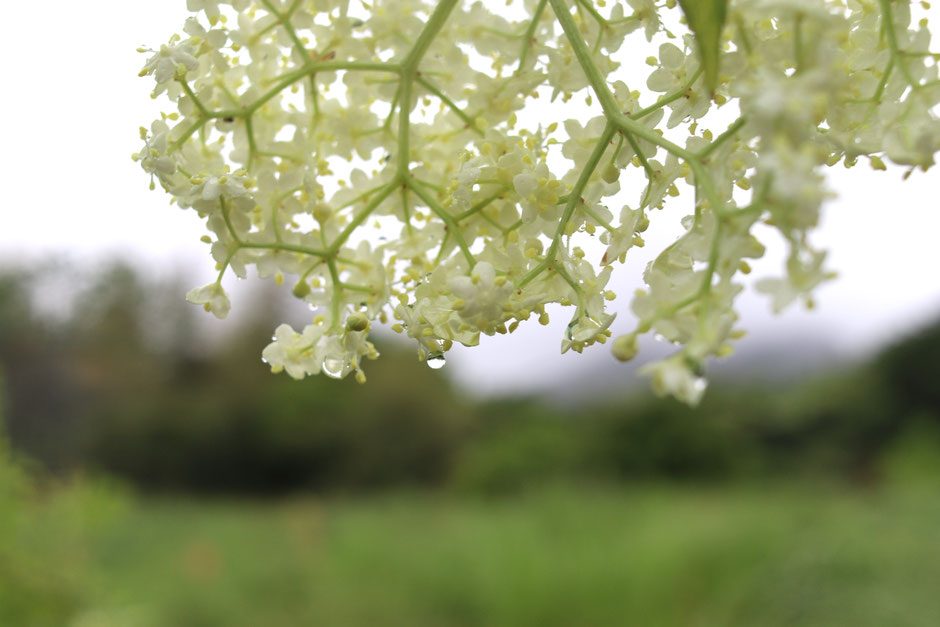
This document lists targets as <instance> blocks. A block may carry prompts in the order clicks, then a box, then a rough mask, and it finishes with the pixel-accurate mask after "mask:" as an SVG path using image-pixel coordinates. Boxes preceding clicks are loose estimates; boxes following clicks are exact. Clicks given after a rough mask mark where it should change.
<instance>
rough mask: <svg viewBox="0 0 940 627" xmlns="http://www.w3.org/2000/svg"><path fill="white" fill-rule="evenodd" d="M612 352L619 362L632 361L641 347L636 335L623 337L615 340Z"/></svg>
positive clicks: (631, 334)
mask: <svg viewBox="0 0 940 627" xmlns="http://www.w3.org/2000/svg"><path fill="white" fill-rule="evenodd" d="M611 352H613V354H614V357H615V358H616V359H618V360H619V361H630V360H631V359H633V358H634V357H636V355H637V353H638V352H640V347H639V344H638V342H637V339H636V334H634V333H630V334H628V335H621V336H620V337H618V338H617V339H616V340H614V343H613V346H611Z"/></svg>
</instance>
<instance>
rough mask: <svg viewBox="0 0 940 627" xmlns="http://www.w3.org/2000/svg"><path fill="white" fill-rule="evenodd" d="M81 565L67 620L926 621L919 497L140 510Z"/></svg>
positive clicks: (418, 500)
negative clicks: (75, 601)
mask: <svg viewBox="0 0 940 627" xmlns="http://www.w3.org/2000/svg"><path fill="white" fill-rule="evenodd" d="M928 494H929V495H930V498H928V497H927V495H928ZM89 551H90V555H89V557H90V559H89V561H88V564H90V566H89V567H88V569H89V570H90V572H88V573H86V574H85V577H86V579H85V581H86V584H87V586H86V589H87V590H88V595H87V598H86V599H85V600H84V601H83V608H82V609H81V610H80V612H79V613H78V615H77V616H75V617H74V618H72V619H70V622H69V623H67V624H69V625H74V626H79V627H97V626H103V625H109V626H110V625H114V626H120V627H124V626H128V627H135V626H141V627H144V626H146V627H151V626H153V627H164V626H166V627H171V626H172V627H201V626H205V627H210V626H212V627H215V626H223V625H224V626H245V627H248V626H272V627H276V626H282V625H283V626H293V625H317V626H320V625H326V626H338V627H347V626H348V627H358V626H362V627H366V626H369V627H373V626H401V627H405V626H408V627H425V626H427V627H432V626H433V627H450V626H454V627H456V626H471V625H481V626H487V627H502V626H507V627H508V626H528V625H538V626H545V627H550V626H559V627H561V626H564V627H572V626H584V627H588V626H615V625H616V626H620V625H638V626H671V625H676V626H679V625H681V626H683V627H690V626H704V625H716V626H719V625H720V626H733V625H742V626H745V625H746V626H749V627H753V626H768V627H770V626H778V625H781V626H782V625H799V626H817V625H818V626H820V627H822V626H826V627H832V626H841V625H846V626H849V625H851V626H868V625H870V626H872V627H874V626H878V627H883V626H887V625H890V626H906V625H910V626H915V625H916V626H921V625H922V626H925V627H926V626H935V625H940V492H938V491H936V490H927V489H925V490H918V491H904V492H899V491H893V492H875V493H871V492H855V493H852V492H847V491H845V490H837V489H834V488H833V489H827V488H825V487H814V488H807V487H806V486H803V487H802V488H797V487H794V486H791V487H780V486H768V487H765V488H757V487H748V488H722V489H717V488H716V489H693V488H688V487H687V488H678V487H637V488H632V489H631V488H628V489H622V490H615V489H579V488H574V487H560V488H556V489H546V490H542V491H539V492H535V493H531V494H528V495H524V496H520V497H516V498H502V499H497V500H487V499H469V498H461V497H455V496H435V495H416V494H397V495H386V496H374V497H357V498H354V499H348V500H343V499H331V500H326V501H321V500H316V499H292V500H287V501H283V502H278V503H266V504H262V503H255V502H215V503H206V502H187V501H172V500H150V501H148V500H141V501H138V502H137V503H136V504H134V505H132V506H131V507H130V508H129V510H128V511H127V512H126V513H125V514H124V515H123V517H122V518H120V520H119V521H118V522H117V523H116V524H115V525H114V526H112V527H111V528H110V529H109V530H108V532H107V533H101V534H99V535H97V536H96V537H95V539H94V541H93V542H91V543H90V546H89ZM34 624H42V623H41V622H36V623H34Z"/></svg>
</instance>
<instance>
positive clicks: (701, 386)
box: [692, 377, 708, 394]
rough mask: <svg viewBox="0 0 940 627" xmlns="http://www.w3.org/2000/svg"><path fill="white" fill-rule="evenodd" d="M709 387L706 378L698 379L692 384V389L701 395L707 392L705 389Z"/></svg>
mask: <svg viewBox="0 0 940 627" xmlns="http://www.w3.org/2000/svg"><path fill="white" fill-rule="evenodd" d="M707 387H708V381H707V380H706V379H705V377H697V378H696V379H695V381H694V382H693V383H692V388H693V389H694V390H695V391H696V392H697V393H699V394H702V393H703V392H705V388H707Z"/></svg>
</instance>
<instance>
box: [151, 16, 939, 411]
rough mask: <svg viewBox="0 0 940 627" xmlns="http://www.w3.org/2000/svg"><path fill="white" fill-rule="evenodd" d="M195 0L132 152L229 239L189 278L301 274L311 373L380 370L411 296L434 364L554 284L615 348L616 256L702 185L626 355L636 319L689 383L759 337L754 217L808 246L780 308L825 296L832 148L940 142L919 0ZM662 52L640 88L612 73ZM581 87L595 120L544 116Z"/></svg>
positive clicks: (542, 297) (838, 157) (661, 374)
mask: <svg viewBox="0 0 940 627" xmlns="http://www.w3.org/2000/svg"><path fill="white" fill-rule="evenodd" d="M187 4H188V8H189V9H190V11H193V12H194V15H193V16H192V17H190V18H189V19H188V20H187V21H186V24H185V27H184V29H183V31H184V33H185V34H184V35H174V36H173V37H172V38H171V39H170V40H169V43H167V44H166V45H164V46H162V47H161V48H160V49H159V50H156V51H153V50H144V51H145V52H148V53H149V54H150V57H149V59H148V61H147V63H146V65H145V67H144V69H143V70H142V72H141V75H149V76H152V77H153V78H154V80H155V81H156V88H155V90H154V97H164V98H168V99H169V101H170V102H171V103H172V104H173V105H174V108H173V110H172V111H171V112H170V113H166V114H164V115H163V116H161V119H159V120H157V121H155V122H154V123H153V124H152V125H151V126H150V128H149V129H141V138H142V140H143V141H144V148H143V150H142V151H141V152H140V153H138V154H136V155H135V159H137V160H138V161H139V162H140V164H141V165H142V166H143V168H144V170H145V171H147V172H148V173H149V174H150V176H151V181H152V186H155V185H156V183H159V184H160V185H161V186H162V187H163V188H164V189H165V190H166V191H168V192H169V193H170V194H171V195H172V197H173V199H174V201H175V202H176V203H177V204H178V205H179V206H180V207H184V208H189V209H192V210H195V211H196V212H198V213H199V215H200V216H202V217H203V218H205V219H206V223H207V226H208V228H209V231H210V232H211V234H212V235H211V236H206V237H205V238H204V240H205V241H206V242H207V243H209V244H211V247H212V256H213V258H214V259H215V261H216V262H217V264H218V270H219V274H218V280H216V281H215V282H213V283H211V284H210V285H207V286H205V287H201V288H198V289H194V290H192V291H191V292H190V293H189V295H188V299H189V300H190V301H192V302H194V303H198V304H202V305H204V306H205V308H206V309H207V310H208V311H211V312H213V313H214V314H215V315H217V316H219V317H224V316H225V315H226V314H227V313H228V311H229V307H230V304H229V299H228V296H227V294H226V292H225V290H224V289H223V288H222V279H223V278H224V276H225V275H226V274H227V273H228V272H232V273H234V274H236V275H237V276H239V277H244V276H246V273H247V268H248V267H249V266H254V267H255V269H256V271H257V273H258V275H259V276H261V277H263V278H266V277H272V278H273V279H274V280H275V281H276V282H277V283H278V284H282V283H284V282H285V281H286V280H287V279H286V277H294V278H293V279H292V280H291V284H292V289H293V294H294V296H296V297H297V298H299V299H302V300H304V301H305V302H307V303H308V304H309V305H310V307H311V308H312V309H313V310H314V318H313V320H312V322H311V323H310V324H309V325H307V326H306V327H305V328H304V329H302V330H301V331H295V330H294V329H293V328H291V327H290V326H288V325H281V326H280V327H278V328H277V329H276V330H275V333H274V341H273V342H272V343H271V344H270V345H269V346H268V347H267V348H266V349H265V350H264V352H263V358H264V359H265V361H267V362H268V363H269V364H270V365H271V367H272V370H274V371H275V372H278V371H281V370H284V371H286V372H287V373H288V374H289V375H291V376H292V377H295V378H302V377H304V376H307V375H312V374H317V373H320V372H323V373H325V374H326V375H328V376H332V377H345V376H347V375H349V374H351V373H354V374H355V376H356V378H357V379H358V380H359V381H360V382H364V381H365V374H364V372H363V369H362V362H363V358H367V359H372V358H375V357H377V353H376V351H375V348H374V346H373V345H372V343H371V342H369V340H368V334H369V331H370V328H371V326H372V324H373V323H374V322H375V321H376V320H378V321H381V322H383V323H384V322H391V319H392V318H394V319H395V321H396V322H394V323H393V328H394V329H395V330H396V331H398V332H400V333H403V334H406V335H407V336H408V337H410V338H412V339H413V340H414V341H415V342H416V344H417V350H418V356H419V358H420V359H423V360H427V361H428V362H429V364H431V365H439V364H441V363H443V361H442V360H443V356H444V354H445V353H446V352H447V351H448V350H450V349H451V347H452V346H453V345H454V343H460V344H464V345H467V346H472V345H475V344H477V343H478V341H479V338H480V335H481V334H487V335H492V334H496V333H511V332H512V331H514V330H515V329H516V328H517V327H518V325H519V324H520V323H522V322H524V321H528V320H530V319H537V320H539V321H540V322H542V323H547V321H548V312H547V310H546V307H548V306H550V305H561V306H564V307H567V308H570V309H571V311H572V314H573V315H572V318H571V322H570V323H569V324H568V326H567V328H566V331H565V335H564V337H563V339H562V351H563V352H565V351H568V350H574V351H577V352H581V351H582V350H583V349H584V348H586V347H588V346H591V345H593V344H595V343H605V342H606V341H607V340H608V338H611V337H612V331H611V324H612V323H613V321H614V315H613V314H612V313H610V312H609V311H608V308H609V307H610V304H611V302H612V301H616V300H617V295H616V293H615V292H614V291H613V290H611V289H609V288H608V283H609V280H610V275H611V270H612V266H613V264H616V263H623V262H624V261H625V259H626V256H627V255H628V254H629V253H630V251H631V250H632V249H633V248H634V247H639V246H642V245H643V243H644V242H643V238H642V235H641V234H642V233H643V232H644V231H645V230H646V228H647V226H648V225H649V222H650V219H651V218H652V215H651V214H654V213H657V212H658V210H660V209H662V208H663V207H664V206H665V205H667V203H668V205H669V206H672V205H674V204H677V203H680V202H681V199H682V198H684V197H689V200H688V201H687V206H688V207H689V208H690V209H691V214H690V215H688V216H687V217H685V218H683V219H682V226H683V228H684V234H683V235H682V236H681V237H680V238H679V239H678V240H677V241H675V242H673V243H672V244H670V245H669V246H668V247H666V248H665V249H664V250H663V251H661V252H660V253H659V254H658V255H657V256H656V258H655V259H654V260H653V261H652V262H651V263H650V264H649V265H648V266H647V268H646V271H645V272H644V274H643V281H644V282H645V288H644V289H642V290H638V291H637V292H636V293H635V294H634V295H633V300H632V311H633V313H634V314H635V315H636V322H635V326H634V328H633V331H631V332H629V333H626V334H624V335H621V336H619V337H618V338H616V340H614V341H613V342H612V347H613V353H614V356H615V357H617V358H618V359H621V360H629V359H633V358H634V357H635V356H636V353H637V350H638V336H640V335H642V334H645V333H656V334H658V335H659V336H661V337H663V338H665V339H666V340H668V341H669V342H671V343H673V344H675V345H676V346H677V347H678V352H677V353H676V354H674V355H672V356H670V357H668V358H666V359H664V360H661V361H659V362H656V363H653V364H650V365H648V366H647V367H646V368H645V370H646V372H648V373H649V374H650V375H651V377H652V383H653V387H654V389H655V390H656V391H657V392H658V393H660V394H671V395H674V396H676V397H678V398H680V399H681V400H683V401H685V402H689V403H695V402H697V401H698V399H699V398H700V397H701V394H702V392H703V390H704V379H703V374H704V370H705V364H706V361H707V360H708V359H709V358H712V357H721V356H725V355H727V354H729V353H730V352H731V343H732V342H733V340H734V339H735V338H737V337H739V336H740V335H741V331H740V330H739V329H738V328H737V326H736V325H737V321H738V316H737V314H736V313H735V311H734V302H735V298H736V296H737V295H738V294H739V293H740V291H741V290H742V289H743V288H742V285H741V283H740V280H741V279H740V277H741V275H742V274H747V273H748V272H749V269H750V266H749V265H748V261H747V260H748V259H753V258H758V257H760V256H762V254H763V252H764V247H763V245H762V244H761V243H760V242H759V241H758V240H757V239H756V238H755V236H754V235H753V234H752V230H753V227H754V226H755V225H757V224H759V223H762V224H766V225H770V226H772V227H773V228H774V229H776V231H778V232H779V233H780V235H782V237H783V238H785V240H786V241H787V242H788V244H789V251H790V252H789V256H788V260H787V262H786V268H785V273H784V274H783V276H782V277H780V278H766V279H763V280H761V281H758V282H757V284H756V286H757V289H758V290H759V291H762V292H766V293H767V294H768V295H769V296H770V297H771V299H772V306H773V307H774V309H776V310H780V309H783V308H784V307H786V306H788V305H790V304H791V303H793V302H795V301H798V300H803V301H804V302H807V303H809V302H811V300H810V299H811V292H812V290H813V289H814V288H815V287H816V286H817V285H819V284H820V283H821V282H822V281H824V280H826V279H827V278H829V277H830V276H831V272H829V271H827V269H826V267H825V254H824V252H822V251H819V250H816V249H815V248H813V247H812V246H811V244H810V242H809V236H810V234H811V233H812V231H813V229H814V228H815V227H816V226H817V224H818V222H819V212H820V209H821V206H822V205H823V203H824V201H825V200H826V199H827V198H828V197H829V196H830V192H829V191H828V190H827V189H826V187H825V183H824V178H823V172H824V170H825V168H826V167H829V166H834V165H836V164H838V163H840V162H843V163H845V164H846V165H849V166H851V165H855V164H856V163H857V162H858V161H859V160H860V159H865V160H867V161H868V163H869V164H870V165H871V166H872V167H873V168H874V169H876V170H883V169H885V168H886V165H885V161H891V162H894V163H895V164H899V165H902V166H906V167H908V168H910V169H912V170H913V168H915V167H919V168H922V169H924V170H927V169H928V168H929V167H930V166H932V165H933V163H934V155H935V153H936V151H937V150H938V148H940V123H938V121H937V118H936V116H935V115H934V108H935V107H936V105H937V103H938V101H940V81H938V79H937V64H936V57H935V56H934V55H932V54H931V53H930V51H929V48H928V46H929V40H930V35H929V32H928V31H927V29H926V24H924V23H921V24H917V25H912V23H911V22H912V17H911V6H910V3H909V2H907V1H905V0H877V1H876V0H732V1H731V2H728V1H727V0H708V6H709V7H716V8H714V9H713V10H709V11H706V10H704V9H702V8H701V7H704V6H705V5H704V4H703V5H695V6H696V7H698V8H696V9H695V10H690V9H689V7H691V6H692V4H690V3H688V2H684V3H683V5H682V6H681V7H680V6H679V5H677V3H676V2H675V0H665V1H657V0H626V1H622V0H621V1H616V2H612V3H610V5H608V4H607V3H605V2H604V1H603V0H596V3H595V1H594V0H538V1H535V0H524V1H522V2H520V1H519V0H513V1H512V2H510V5H511V6H512V7H514V8H515V9H517V11H516V14H525V15H526V16H527V17H526V18H525V19H522V20H517V21H511V20H510V19H507V18H505V17H503V16H502V15H501V14H498V13H496V12H493V11H491V10H490V9H489V8H488V6H487V5H486V4H484V3H481V2H473V3H471V2H468V1H458V0H441V1H440V2H426V1H422V0H392V1H383V0H379V1H377V2H375V3H374V4H368V3H364V2H350V1H343V0H289V1H277V0H260V1H258V2H254V1H251V0H188V2H187ZM683 8H684V9H686V11H685V14H683ZM719 14H720V15H721V17H722V18H723V19H722V21H721V22H720V23H716V22H714V19H716V18H714V16H715V15H719ZM709 20H711V21H709ZM680 23H682V24H686V23H687V24H689V29H687V30H685V29H686V27H685V26H679V28H680V29H684V30H685V32H684V33H679V34H678V35H677V34H675V33H673V32H670V30H668V29H667V28H666V27H665V26H664V24H671V25H679V24H680ZM670 28H672V27H670ZM673 30H675V29H673ZM648 47H652V50H654V51H655V52H656V54H655V55H648V56H647V55H645V54H642V51H643V50H645V49H646V48H648ZM644 58H646V63H648V64H649V65H650V66H651V67H652V70H651V73H650V74H649V75H648V78H647V80H646V86H645V87H646V91H645V93H644V92H641V91H639V90H636V89H635V88H636V86H628V85H627V84H625V83H624V82H623V81H622V80H618V79H617V78H616V72H617V70H618V68H619V67H620V66H621V65H622V64H624V63H627V64H636V63H637V59H644ZM479 59H486V60H487V66H486V67H480V66H481V63H480V62H479ZM576 95H577V96H585V97H586V98H587V99H588V101H589V102H590V103H593V104H592V105H591V110H592V112H591V113H590V114H587V115H585V116H584V118H586V119H582V120H578V119H566V120H553V121H551V122H550V123H548V124H545V125H542V124H539V125H533V124H531V123H530V122H531V120H532V119H535V117H537V116H533V115H532V114H531V111H532V110H533V107H534V106H536V105H539V104H540V103H544V102H545V101H546V100H550V101H551V103H557V102H559V101H561V102H565V101H567V100H569V99H571V98H572V97H574V96H576ZM548 106H549V107H551V106H553V104H550V105H548ZM541 108H542V110H544V109H545V105H541ZM729 114H731V118H732V120H733V121H732V122H731V123H730V124H728V122H727V120H728V119H729ZM716 119H721V120H724V123H722V124H719V123H718V122H717V121H716ZM559 122H560V123H559ZM712 127H714V131H713V130H712ZM559 153H560V154H559ZM559 163H561V164H562V165H561V166H559ZM565 164H567V165H565ZM337 172H338V173H337ZM629 173H635V174H631V175H630V176H633V177H634V178H636V177H637V176H639V177H642V179H645V183H644V184H642V185H640V186H634V185H632V184H631V183H629V181H628V179H629V177H628V176H626V175H627V174H629ZM620 192H623V194H620ZM623 195H626V196H627V197H628V200H627V202H626V204H624V202H623V201H622V200H620V199H621V198H622V196H623ZM630 197H632V200H629V198H630ZM615 202H616V203H617V204H618V206H617V207H616V209H617V210H616V211H614V210H612V207H611V205H613V203H615ZM666 215H667V213H666V212H663V216H662V217H657V218H656V219H659V220H662V219H665V217H666ZM392 224H394V225H397V226H396V227H394V228H395V230H396V232H397V235H396V236H394V237H391V238H386V237H379V235H380V234H382V233H385V234H387V233H388V232H389V229H390V228H393V227H391V226H390V225H392ZM592 241H596V242H599V243H600V245H602V246H603V247H605V250H604V252H603V254H602V255H598V256H599V257H600V258H599V259H597V260H594V261H592V260H590V259H589V258H588V257H589V255H588V254H587V253H586V252H585V249H586V248H587V249H589V250H590V248H591V246H590V244H589V242H592Z"/></svg>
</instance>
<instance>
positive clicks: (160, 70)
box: [140, 44, 199, 85]
mask: <svg viewBox="0 0 940 627" xmlns="http://www.w3.org/2000/svg"><path fill="white" fill-rule="evenodd" d="M193 52H194V51H193V48H192V46H190V45H189V44H176V45H163V46H160V50H158V51H157V52H155V53H154V54H153V56H151V57H150V59H148V60H147V63H146V64H145V65H144V69H142V70H141V71H140V75H141V76H146V75H148V74H153V77H154V79H155V80H156V81H157V84H158V85H161V84H163V83H166V82H169V81H170V80H172V79H173V77H174V76H175V75H176V72H177V69H178V68H180V67H182V68H183V69H184V70H187V71H191V70H195V69H196V68H197V67H198V66H199V61H197V60H196V57H195V56H193Z"/></svg>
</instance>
